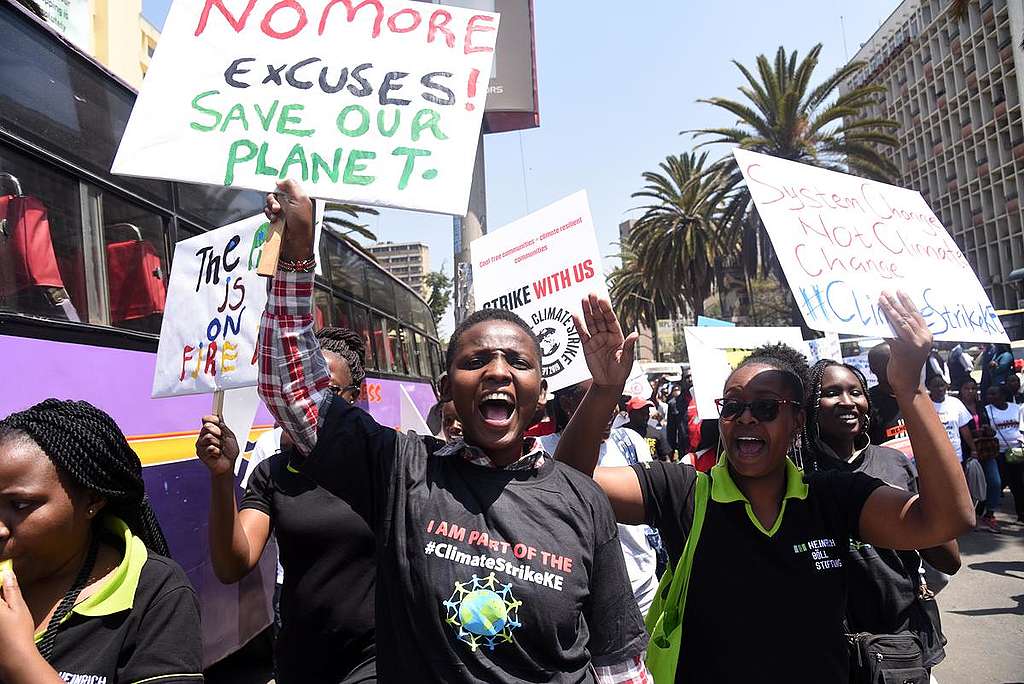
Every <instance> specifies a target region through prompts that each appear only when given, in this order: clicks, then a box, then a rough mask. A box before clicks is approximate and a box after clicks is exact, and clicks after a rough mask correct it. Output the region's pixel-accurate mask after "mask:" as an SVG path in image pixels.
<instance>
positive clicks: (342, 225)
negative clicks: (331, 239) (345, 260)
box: [324, 202, 380, 244]
mask: <svg viewBox="0 0 1024 684" xmlns="http://www.w3.org/2000/svg"><path fill="white" fill-rule="evenodd" d="M379 213H380V212H379V211H377V210H376V209H374V208H372V207H360V206H356V205H355V204H339V203H337V202H328V203H327V205H326V206H325V208H324V227H325V228H327V229H328V230H330V231H331V232H332V233H334V234H335V235H337V236H338V237H340V238H341V239H343V240H348V241H349V242H355V240H354V239H352V236H353V235H358V236H359V237H361V238H364V239H366V240H369V241H370V242H376V241H377V236H376V235H375V234H374V233H373V231H371V230H370V229H369V228H367V227H366V224H364V223H356V222H355V221H354V220H353V219H357V218H359V215H360V214H369V215H371V216H377V215H378V214H379ZM356 244H358V243H356Z"/></svg>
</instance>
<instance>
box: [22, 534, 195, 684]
mask: <svg viewBox="0 0 1024 684" xmlns="http://www.w3.org/2000/svg"><path fill="white" fill-rule="evenodd" d="M104 523H105V525H106V527H107V529H108V530H109V531H110V532H111V533H112V534H113V535H114V536H115V537H116V538H117V539H118V540H122V541H123V543H124V559H123V560H122V561H121V563H120V565H118V566H117V568H116V569H115V570H114V572H113V573H112V575H111V576H110V577H109V578H108V579H107V580H106V582H105V583H104V585H103V586H102V587H100V588H99V589H98V590H97V591H96V592H94V593H93V594H92V595H90V596H88V597H87V598H85V599H84V600H82V601H80V602H79V603H78V604H77V605H76V606H75V607H74V608H73V609H72V611H71V612H70V613H69V614H68V615H67V617H66V618H65V619H64V621H63V622H62V623H61V626H60V629H59V630H58V632H57V639H56V641H55V645H54V652H53V656H52V657H51V658H50V665H51V666H52V667H53V668H54V669H55V670H57V673H58V674H59V675H60V676H61V678H63V679H64V681H65V682H70V683H71V684H142V683H143V682H145V683H147V684H149V683H154V684H156V683H159V684H195V682H202V681H203V674H202V636H201V634H200V631H199V603H198V601H196V596H195V592H194V591H193V590H192V587H191V585H190V584H189V582H188V579H187V578H186V577H185V573H184V572H183V571H182V569H181V568H180V567H179V566H178V564H177V563H175V562H174V561H172V560H170V559H169V558H165V557H163V556H160V555H157V554H155V553H153V552H152V551H149V550H148V549H147V548H146V545H145V544H143V543H142V540H141V539H139V538H138V537H135V536H134V535H133V534H132V533H131V531H130V530H129V529H128V526H127V525H126V524H125V523H124V522H123V521H121V520H119V519H117V518H114V517H108V518H106V519H105V520H104ZM41 636H42V633H40V634H37V635H36V639H37V640H38V639H39V638H40V637H41Z"/></svg>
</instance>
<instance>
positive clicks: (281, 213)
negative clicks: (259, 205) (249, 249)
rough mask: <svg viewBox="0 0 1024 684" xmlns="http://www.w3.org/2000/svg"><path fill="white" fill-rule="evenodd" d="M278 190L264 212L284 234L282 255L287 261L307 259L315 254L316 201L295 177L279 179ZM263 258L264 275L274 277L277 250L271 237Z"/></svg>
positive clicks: (262, 269) (277, 229) (277, 230)
mask: <svg viewBox="0 0 1024 684" xmlns="http://www.w3.org/2000/svg"><path fill="white" fill-rule="evenodd" d="M277 190H278V192H277V193H270V194H269V195H267V203H266V206H265V207H264V209H263V213H264V214H266V215H267V218H268V219H270V220H271V221H272V222H273V225H272V226H271V230H273V231H275V232H277V233H281V234H282V237H281V245H280V254H281V256H283V257H284V259H285V260H287V261H304V260H307V259H311V258H313V257H315V251H314V248H313V239H314V231H313V203H312V201H311V200H310V199H309V196H308V195H306V191H305V189H303V187H302V185H301V184H300V183H297V182H296V181H293V180H292V179H290V178H289V179H288V180H284V181H278V183H277ZM272 239H273V238H270V239H268V240H267V244H266V245H265V246H264V248H263V254H262V255H261V257H260V268H259V273H260V275H265V276H272V275H274V272H275V271H276V270H277V254H276V253H275V252H276V251H277V250H274V249H272V248H271V244H272V242H271V240H272Z"/></svg>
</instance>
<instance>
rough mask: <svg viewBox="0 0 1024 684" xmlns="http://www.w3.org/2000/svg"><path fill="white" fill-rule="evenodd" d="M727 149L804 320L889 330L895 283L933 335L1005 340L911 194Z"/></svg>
mask: <svg viewBox="0 0 1024 684" xmlns="http://www.w3.org/2000/svg"><path fill="white" fill-rule="evenodd" d="M733 154H734V155H735V157H736V161H737V163H738V164H739V167H740V170H741V171H742V172H743V176H744V178H746V180H747V186H748V187H749V188H750V194H751V196H752V197H753V199H754V203H755V204H756V205H757V211H758V213H759V214H760V215H761V219H762V220H763V221H764V225H765V228H766V229H767V230H768V235H769V236H770V237H771V240H772V245H773V246H774V247H775V253H776V254H777V255H778V257H779V263H780V264H782V268H783V270H784V271H785V273H786V278H787V279H788V280H789V284H790V287H792V289H793V295H794V296H795V298H796V302H797V305H798V306H799V307H800V311H801V313H802V314H803V316H804V320H805V321H806V322H807V325H808V327H810V328H813V329H815V330H823V331H831V332H837V333H852V334H857V335H876V336H879V337H892V336H893V332H892V329H891V328H890V326H889V323H888V321H887V320H886V318H885V315H884V314H883V313H882V311H881V309H880V307H879V306H878V297H879V294H880V293H881V292H882V291H883V290H888V291H890V292H893V293H895V291H896V290H903V291H904V292H906V293H907V294H908V295H909V296H910V297H911V298H912V299H913V300H914V303H915V304H916V305H917V306H918V308H919V309H920V310H921V313H922V315H923V316H924V318H925V320H926V321H927V323H928V327H929V328H930V329H931V331H932V334H933V335H934V336H935V338H936V339H940V340H958V341H977V342H1006V341H1007V337H1006V333H1005V332H1004V330H1003V326H1002V324H1001V323H1000V322H999V318H998V317H997V316H996V313H995V310H994V309H993V307H992V303H991V302H990V301H989V299H988V296H987V295H986V294H985V291H984V290H983V289H982V287H981V283H979V282H978V277H977V275H975V273H974V271H973V270H972V269H971V266H970V264H969V263H968V262H967V259H966V258H965V257H964V255H963V253H962V252H961V251H960V249H959V248H958V247H957V246H956V243H955V242H953V239H952V238H951V237H950V236H949V233H947V232H946V229H945V228H943V227H942V224H941V223H940V222H939V219H938V218H937V217H936V216H935V214H934V213H933V212H932V210H931V209H930V208H929V207H928V204H927V203H926V202H925V201H924V198H923V197H921V195H920V194H919V193H917V192H914V191H911V190H906V189H903V188H898V187H895V186H892V185H886V184H885V183H879V182H877V181H872V180H867V179H865V178H859V177H857V176H850V175H847V174H843V173H836V172H834V171H826V170H824V169H819V168H816V167H813V166H808V165H805V164H797V163H795V162H790V161H785V160H783V159H777V158H775V157H770V156H767V155H763V154H757V153H754V152H748V151H746V150H739V149H737V150H734V151H733Z"/></svg>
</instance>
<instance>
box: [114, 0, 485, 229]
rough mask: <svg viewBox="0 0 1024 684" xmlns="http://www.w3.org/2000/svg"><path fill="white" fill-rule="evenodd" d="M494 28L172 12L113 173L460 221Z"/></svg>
mask: <svg viewBox="0 0 1024 684" xmlns="http://www.w3.org/2000/svg"><path fill="white" fill-rule="evenodd" d="M497 31H498V15H497V14H494V13H490V12H481V11H475V10H467V9H461V8H457V7H447V6H443V5H431V4H428V3H423V2H410V1H408V0H368V1H364V2H355V0H353V1H352V2H349V1H348V0H285V1H284V2H274V0H176V2H175V3H174V5H173V6H172V7H171V11H170V14H169V15H168V17H167V23H166V25H165V26H164V32H163V35H162V36H161V38H160V45H159V48H158V49H157V51H156V54H155V55H154V57H153V63H152V66H151V67H150V69H149V72H148V73H147V74H146V79H145V82H144V84H143V87H142V92H141V93H140V94H139V98H138V100H137V101H136V103H135V107H134V109H133V110H132V115H131V119H130V120H129V122H128V127H127V129H126V130H125V133H124V136H123V138H122V140H121V145H120V147H119V148H118V151H117V156H116V157H115V159H114V164H113V169H112V170H113V172H114V173H119V174H125V175H129V176H146V177H151V178H165V179H168V180H180V181H192V182H199V183H209V184H214V185H225V186H232V187H238V188H249V189H253V190H262V191H269V190H272V189H273V188H274V182H275V180H277V179H284V178H293V179H295V180H299V181H302V182H303V184H305V185H306V188H307V190H308V191H309V194H310V195H311V196H314V197H320V198H322V199H333V200H342V201H348V202H354V203H359V204H377V205H384V206H394V207H400V208H404V209H415V210H420V211H433V212H440V213H448V214H458V215H463V214H465V213H466V207H467V204H468V201H469V187H470V182H471V178H472V173H473V161H474V158H475V155H476V146H477V141H478V139H479V133H480V121H481V117H482V114H483V111H484V105H485V100H486V97H487V78H488V74H490V71H491V62H492V59H493V56H494V45H495V40H496V37H497Z"/></svg>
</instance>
